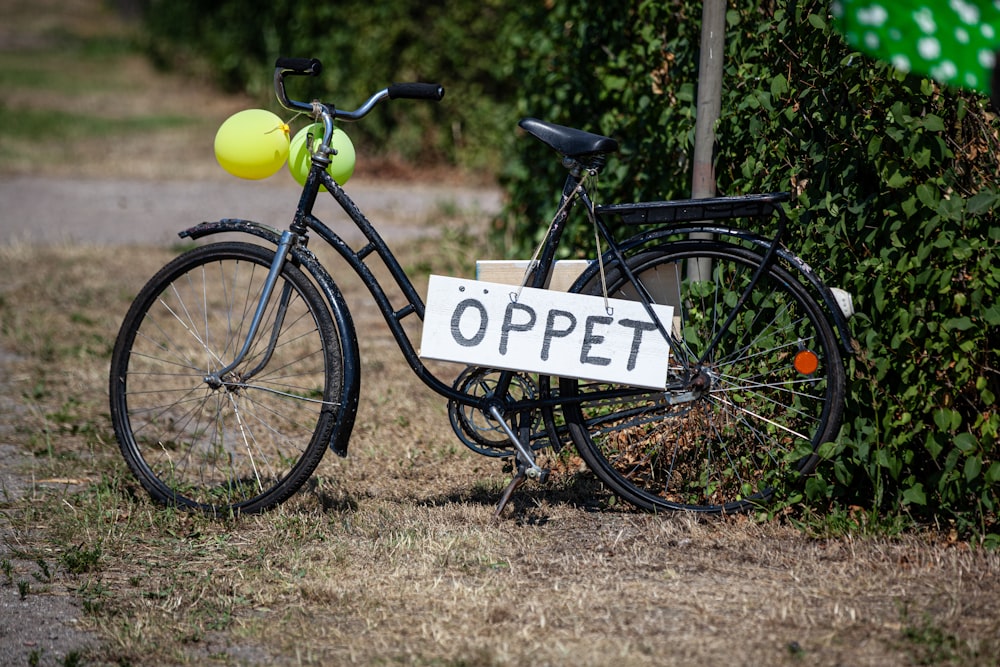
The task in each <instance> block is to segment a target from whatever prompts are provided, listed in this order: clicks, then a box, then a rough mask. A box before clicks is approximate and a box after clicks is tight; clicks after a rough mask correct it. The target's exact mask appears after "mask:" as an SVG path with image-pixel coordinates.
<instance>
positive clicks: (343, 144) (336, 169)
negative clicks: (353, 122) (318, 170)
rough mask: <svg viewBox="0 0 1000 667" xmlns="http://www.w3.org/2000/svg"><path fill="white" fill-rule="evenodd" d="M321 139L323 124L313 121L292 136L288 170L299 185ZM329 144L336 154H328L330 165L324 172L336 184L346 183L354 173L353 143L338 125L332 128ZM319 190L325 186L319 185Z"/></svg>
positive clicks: (303, 180)
mask: <svg viewBox="0 0 1000 667" xmlns="http://www.w3.org/2000/svg"><path fill="white" fill-rule="evenodd" d="M310 134H311V135H312V139H313V141H312V145H311V146H310V145H309V142H308V137H309V135H310ZM322 140H323V124H322V123H313V124H312V125H307V126H305V127H304V128H302V129H301V130H299V131H298V132H296V133H295V136H294V137H292V142H291V146H290V148H289V150H288V170H289V171H290V172H292V177H293V178H294V179H295V180H296V182H297V183H298V184H299V185H304V184H305V182H306V176H308V175H309V170H310V169H311V168H312V151H315V150H316V148H318V147H319V144H320V142H321V141H322ZM330 146H331V147H332V148H333V149H334V150H336V151H337V154H336V155H331V156H330V166H329V167H327V168H326V172H327V173H328V174H330V177H331V178H333V180H334V181H336V182H337V184H338V185H343V184H344V183H347V180H348V179H349V178H350V177H351V176H352V175H353V174H354V162H355V158H356V155H355V152H354V144H353V143H352V142H351V138H350V137H348V136H347V133H346V132H344V131H343V130H341V129H340V128H339V127H338V128H334V130H333V138H332V139H331V140H330ZM320 189H321V190H326V188H324V187H322V186H320Z"/></svg>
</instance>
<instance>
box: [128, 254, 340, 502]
mask: <svg viewBox="0 0 1000 667" xmlns="http://www.w3.org/2000/svg"><path fill="white" fill-rule="evenodd" d="M273 258H274V250H272V249H268V248H263V247H261V246H257V245H254V244H249V243H242V242H222V243H215V244H210V245H205V246H202V247H199V248H195V249H193V250H190V251H188V252H186V253H184V254H182V255H180V256H178V257H177V258H175V259H174V260H172V261H171V262H169V263H168V264H167V265H166V266H164V267H163V268H162V269H161V270H160V271H159V272H157V274H156V275H155V276H153V278H151V279H150V281H149V282H148V283H147V284H146V285H145V286H144V287H143V288H142V290H140V292H139V294H138V296H137V297H136V298H135V300H134V301H133V303H132V305H131V307H130V309H129V311H128V313H127V314H126V316H125V319H124V321H123V323H122V326H121V330H120V331H119V334H118V337H117V339H116V342H115V347H114V352H113V354H112V359H111V369H110V370H111V372H110V402H111V418H112V423H113V425H114V430H115V435H116V437H117V440H118V443H119V448H120V449H121V453H122V455H123V457H124V458H125V461H126V463H127V464H128V467H129V469H130V470H131V471H132V473H133V474H134V475H135V476H136V478H137V479H138V480H139V482H140V483H141V484H142V486H143V488H145V489H146V491H147V492H148V493H149V494H150V495H151V496H152V497H153V498H154V499H155V500H157V501H160V502H162V503H165V504H167V505H172V506H178V507H181V508H185V509H195V510H202V511H205V512H208V513H212V514H219V515H227V514H239V513H255V512H261V511H264V510H267V509H270V508H272V507H274V506H276V505H278V504H280V503H282V502H284V501H285V500H287V499H288V498H289V497H290V496H291V495H292V494H294V493H295V492H296V491H297V490H298V489H299V488H300V487H301V486H302V484H304V483H305V481H306V480H307V479H308V478H309V476H310V475H311V474H312V473H313V471H314V470H315V469H316V466H317V465H318V464H319V462H320V460H321V459H322V457H323V454H324V453H325V451H326V449H327V445H328V444H329V439H330V437H331V433H332V430H333V426H334V423H335V418H336V412H337V411H336V409H335V407H336V406H338V405H339V401H338V399H339V397H340V396H341V395H342V392H343V391H345V384H344V374H343V373H342V368H343V361H344V354H343V351H342V347H341V341H342V340H343V339H342V334H343V333H344V332H341V331H339V330H338V329H337V327H336V325H335V324H334V321H333V319H332V318H331V316H330V311H329V310H328V308H327V305H326V302H325V301H324V299H323V297H322V295H321V294H320V293H319V291H318V290H317V289H316V287H315V285H314V284H313V283H312V282H311V281H310V279H309V278H308V277H307V276H306V274H304V273H303V272H302V271H301V270H300V269H299V268H297V267H296V266H295V265H294V264H293V262H292V261H288V262H286V263H285V266H284V268H283V269H282V271H281V274H280V275H279V278H278V282H277V284H276V286H275V288H274V292H273V296H272V298H271V300H270V302H269V305H268V308H267V310H266V311H265V317H264V320H263V322H262V324H261V326H260V329H259V332H258V335H257V336H256V340H255V341H254V343H253V345H252V347H251V348H250V350H249V352H248V353H247V355H246V358H245V359H244V360H243V361H242V363H241V364H240V365H239V366H238V367H237V368H236V369H234V370H233V372H232V373H230V374H229V375H227V376H226V377H225V378H223V380H224V382H223V383H222V384H221V386H219V383H214V384H215V385H216V386H213V383H212V382H209V381H208V378H209V376H211V374H213V373H215V372H216V371H218V370H221V369H222V368H224V366H225V365H226V364H228V363H230V362H231V361H232V360H233V359H235V357H236V354H237V352H238V351H239V350H240V348H241V347H242V346H243V344H244V340H245V338H246V331H247V328H248V327H249V324H250V321H251V319H252V317H253V313H254V311H255V309H256V308H257V304H258V300H259V299H258V297H259V294H260V292H261V288H262V286H263V284H264V281H265V279H266V277H267V274H268V271H269V269H270V265H271V260H272V259H273ZM286 290H287V291H286ZM283 294H287V295H288V299H287V308H286V312H285V315H284V318H283V320H282V324H281V326H280V327H275V322H276V319H278V318H276V313H277V312H278V311H279V304H280V303H281V295H283ZM271 341H273V342H274V345H273V346H272V345H270V343H271ZM268 352H270V354H268ZM265 360H266V365H262V362H265Z"/></svg>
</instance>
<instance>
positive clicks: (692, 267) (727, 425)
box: [560, 241, 844, 513]
mask: <svg viewBox="0 0 1000 667" xmlns="http://www.w3.org/2000/svg"><path fill="white" fill-rule="evenodd" d="M628 261H629V267H630V268H631V270H632V271H633V273H634V274H635V276H636V278H637V280H638V281H639V282H641V283H642V284H643V286H644V287H645V288H646V289H647V290H648V291H649V293H650V294H651V295H652V297H653V300H654V301H655V302H656V303H662V304H669V305H672V306H673V308H674V317H673V322H672V323H669V326H670V329H671V334H672V338H673V340H672V342H671V350H670V361H669V363H668V371H667V374H668V386H667V391H653V392H651V391H649V390H640V389H633V390H632V391H631V392H630V391H629V388H627V387H618V386H610V385H607V384H600V383H589V382H584V381H582V380H573V379H562V380H561V381H560V395H561V396H562V397H564V398H565V399H567V401H568V402H567V403H566V404H564V407H563V410H564V414H565V418H566V421H567V425H568V427H569V430H570V434H571V436H572V439H573V441H574V443H575V444H576V446H577V449H578V450H579V452H580V455H581V456H582V457H583V459H584V460H585V461H586V462H587V464H588V465H589V466H590V468H591V469H592V470H593V471H594V473H595V474H596V475H597V476H598V477H599V478H600V479H601V480H602V481H603V482H604V483H605V484H606V486H607V487H609V488H610V489H611V490H612V491H614V492H615V493H616V494H617V495H619V496H620V497H622V498H624V499H625V500H627V501H629V502H631V503H633V504H635V505H637V506H639V507H641V508H644V509H648V510H654V511H655V510H659V509H670V510H692V511H702V512H715V513H719V512H737V511H743V510H746V509H749V508H750V507H752V506H754V505H756V504H760V503H762V502H765V501H767V500H768V499H770V498H771V497H772V495H773V493H774V490H775V489H776V488H781V487H782V484H785V483H787V482H788V481H789V479H790V476H792V475H794V474H795V473H798V474H805V473H808V472H811V470H812V469H813V468H814V467H815V465H816V462H817V457H816V455H815V451H816V450H817V449H818V447H819V446H820V445H821V444H822V443H824V442H827V441H829V440H831V439H832V438H834V437H836V435H837V432H838V430H839V427H840V420H841V417H842V411H843V402H844V367H843V363H842V361H841V356H840V352H839V350H838V348H837V341H836V339H835V337H834V333H833V331H832V330H831V327H830V325H829V323H828V321H827V319H826V317H825V316H824V314H823V311H822V309H821V308H820V306H819V305H818V304H817V303H816V302H815V300H814V299H813V298H812V297H811V296H810V295H809V293H808V292H807V291H806V290H805V289H804V288H803V287H802V285H801V283H799V282H798V281H797V280H795V278H794V277H793V276H792V275H791V274H789V273H788V272H787V271H786V270H784V269H782V268H781V267H779V266H773V267H771V268H770V270H769V271H768V272H767V273H766V274H765V275H763V276H762V277H761V279H760V281H759V282H758V283H757V285H756V286H755V287H754V289H753V290H752V292H751V293H750V295H749V298H748V299H747V301H746V304H745V306H744V307H743V308H742V309H741V310H740V311H739V313H738V314H737V316H736V318H735V319H734V320H733V321H732V322H731V323H730V324H729V325H728V326H726V325H725V322H726V319H727V317H728V315H729V314H730V312H731V310H732V308H733V306H734V305H735V304H736V302H737V300H738V299H739V298H740V296H741V295H742V294H743V293H744V292H745V291H746V288H747V286H748V285H749V284H750V282H751V278H752V277H753V275H754V273H755V272H756V270H757V268H758V267H759V266H760V264H761V257H760V256H759V255H757V254H755V253H753V252H751V251H749V250H747V249H745V248H741V247H738V246H735V245H732V244H728V243H722V242H717V241H682V242H677V243H672V244H668V245H664V246H661V247H660V248H656V249H653V250H649V251H646V252H643V253H640V254H638V255H636V256H634V257H632V258H630V259H629V260H628ZM579 291H581V292H584V293H591V294H600V293H601V286H600V282H599V280H597V279H596V278H595V279H593V280H591V281H590V282H589V283H588V284H587V285H586V286H584V287H583V288H582V289H581V290H579ZM608 293H609V296H611V297H614V298H619V299H632V300H636V299H638V292H637V290H636V288H635V286H634V285H633V284H631V283H629V282H628V281H627V279H626V278H625V276H624V275H623V274H622V272H620V271H615V270H614V269H613V267H612V270H611V271H609V274H608ZM716 336H721V337H720V339H719V343H718V345H717V346H716V347H715V348H713V349H711V350H708V346H709V344H710V342H711V341H712V340H714V339H715V338H716ZM609 390H610V391H616V392H619V395H618V396H617V397H609V396H608V391H609ZM621 393H625V394H627V395H625V396H621Z"/></svg>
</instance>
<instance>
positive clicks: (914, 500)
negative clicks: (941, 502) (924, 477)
mask: <svg viewBox="0 0 1000 667" xmlns="http://www.w3.org/2000/svg"><path fill="white" fill-rule="evenodd" d="M903 504H905V505H926V504H927V494H926V493H925V492H924V485H923V484H922V483H921V482H917V483H916V484H914V485H913V486H911V487H909V488H907V489H905V490H904V491H903Z"/></svg>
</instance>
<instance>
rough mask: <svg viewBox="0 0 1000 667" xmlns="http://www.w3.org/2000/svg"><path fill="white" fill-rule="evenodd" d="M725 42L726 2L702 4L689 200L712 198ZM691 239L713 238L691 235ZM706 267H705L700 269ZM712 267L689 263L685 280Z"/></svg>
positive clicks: (708, 0) (707, 273)
mask: <svg viewBox="0 0 1000 667" xmlns="http://www.w3.org/2000/svg"><path fill="white" fill-rule="evenodd" d="M725 40H726V0H704V2H703V3H702V8H701V54H700V55H699V58H698V107H697V111H696V117H695V126H694V156H693V158H694V159H693V169H692V180H691V197H692V198H694V199H705V198H707V197H714V196H715V194H716V189H715V123H716V121H718V120H719V112H720V110H721V107H722V56H723V51H724V49H725V43H726V42H725ZM691 238H712V235H711V234H698V233H695V234H692V235H691ZM702 264H705V265H702ZM711 271H712V267H711V263H708V262H704V261H703V262H700V263H689V264H688V279H689V280H699V279H702V280H705V279H708V277H709V276H710V275H711Z"/></svg>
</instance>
